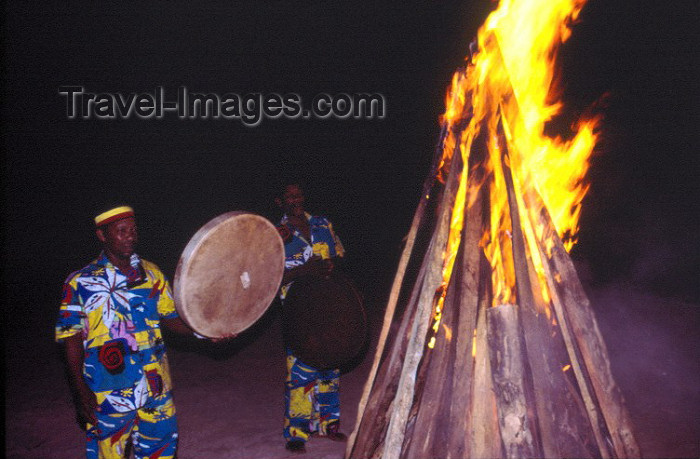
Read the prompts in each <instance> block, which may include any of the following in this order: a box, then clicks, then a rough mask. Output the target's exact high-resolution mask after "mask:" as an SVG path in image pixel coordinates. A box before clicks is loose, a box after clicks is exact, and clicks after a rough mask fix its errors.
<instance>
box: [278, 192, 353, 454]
mask: <svg viewBox="0 0 700 459" xmlns="http://www.w3.org/2000/svg"><path fill="white" fill-rule="evenodd" d="M278 193H279V194H278V196H277V197H276V198H275V202H276V203H277V205H278V206H279V207H280V208H281V209H282V211H283V212H284V216H283V217H282V220H281V222H280V224H279V226H278V230H279V232H280V236H281V237H282V241H283V242H284V249H285V273H284V276H283V278H282V290H281V295H280V296H281V298H282V300H283V309H284V308H285V306H284V304H285V298H286V297H287V295H288V294H289V290H290V287H291V288H294V287H293V283H294V281H295V280H298V281H299V282H301V281H302V280H303V279H307V280H308V279H314V278H321V279H326V278H329V277H330V276H331V273H332V272H333V269H334V267H335V264H334V258H336V257H342V256H343V255H344V253H345V250H344V248H343V245H342V244H341V242H340V239H338V237H337V235H336V234H335V232H334V231H333V226H332V224H331V223H330V222H329V221H328V220H327V219H326V218H324V217H318V216H312V215H310V214H308V213H307V212H306V211H305V209H304V193H303V191H302V189H301V187H300V186H299V184H297V183H292V182H288V183H286V184H283V186H281V187H280V189H279V190H278ZM331 313H332V312H331ZM286 351H287V377H286V380H285V417H284V437H285V439H286V440H287V444H286V448H287V449H288V450H289V451H292V452H297V453H303V452H305V451H306V448H305V444H306V441H307V440H308V439H309V437H310V436H311V435H315V434H317V435H319V436H322V437H325V438H328V439H331V440H334V441H344V440H345V439H346V436H345V435H344V434H343V433H341V432H340V430H339V427H340V398H339V394H338V388H339V383H340V370H339V369H338V368H325V369H324V368H316V367H314V366H311V365H310V364H308V363H305V362H302V361H301V360H300V359H299V358H298V356H296V355H294V351H293V350H292V349H291V348H290V347H289V340H287V349H286Z"/></svg>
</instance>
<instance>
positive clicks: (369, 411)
mask: <svg viewBox="0 0 700 459" xmlns="http://www.w3.org/2000/svg"><path fill="white" fill-rule="evenodd" d="M426 270H427V263H425V262H424V263H423V265H422V266H421V269H420V272H419V273H418V277H417V279H416V283H415V284H414V286H413V291H412V293H411V296H410V298H409V301H408V304H407V306H406V308H405V310H404V314H403V317H402V318H401V322H400V325H399V328H398V330H396V331H395V333H394V334H393V338H392V344H391V346H389V350H388V352H387V353H386V354H387V355H386V356H384V357H382V360H381V363H380V367H379V371H378V373H377V376H376V379H375V384H374V385H372V388H371V392H369V401H368V403H367V406H366V409H365V411H364V413H363V417H364V418H365V421H364V422H362V423H361V424H359V425H358V427H357V428H356V432H355V433H356V436H355V441H354V444H353V445H352V448H351V449H350V450H349V451H347V453H346V455H347V457H359V458H369V457H380V455H381V451H382V449H383V447H384V438H385V436H386V431H387V428H388V422H389V421H388V420H389V416H391V412H392V403H393V400H394V397H395V395H396V388H397V386H398V383H399V376H400V374H401V365H402V362H403V359H404V356H405V355H406V347H407V346H408V339H409V337H410V336H409V331H410V330H411V327H412V324H413V319H414V315H415V308H416V305H417V304H418V295H419V294H420V290H421V287H422V285H423V280H424V278H425V271H426ZM377 354H381V352H380V350H377Z"/></svg>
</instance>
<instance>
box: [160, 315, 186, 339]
mask: <svg viewBox="0 0 700 459" xmlns="http://www.w3.org/2000/svg"><path fill="white" fill-rule="evenodd" d="M160 322H161V323H162V324H163V325H165V327H166V328H167V329H168V330H169V331H171V332H173V333H175V334H178V335H184V336H192V335H194V330H192V329H191V328H190V327H189V326H188V325H187V324H186V323H185V322H183V321H182V319H181V318H179V317H170V318H168V319H160Z"/></svg>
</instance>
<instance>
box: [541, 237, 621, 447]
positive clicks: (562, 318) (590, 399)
mask: <svg viewBox="0 0 700 459" xmlns="http://www.w3.org/2000/svg"><path fill="white" fill-rule="evenodd" d="M554 236H555V237H557V238H558V236H557V235H554ZM537 248H538V250H539V253H540V259H541V260H543V264H542V265H543V266H542V267H543V269H544V273H545V276H544V277H545V279H546V281H547V286H548V289H549V294H550V296H551V298H552V306H553V307H554V311H555V314H556V318H557V322H558V323H559V327H560V329H561V335H562V338H563V340H564V343H565V345H566V351H567V354H568V356H569V361H570V362H571V368H572V370H573V372H574V376H575V378H576V383H577V385H578V389H579V391H580V393H581V397H582V399H583V403H584V407H585V410H586V412H587V413H588V418H589V420H590V423H591V428H592V430H593V433H594V435H595V440H596V444H597V446H598V450H599V451H600V454H601V455H602V456H603V457H612V453H611V451H610V449H609V448H608V441H607V439H608V435H607V432H606V430H607V429H606V430H604V429H603V420H602V419H601V416H600V408H599V407H598V404H597V403H596V400H595V397H594V395H593V394H592V393H591V387H590V386H591V382H590V376H589V375H588V370H587V369H586V368H585V367H584V366H583V365H582V364H581V359H580V358H579V350H578V346H577V345H576V342H575V337H574V336H573V334H572V332H571V329H570V326H569V319H568V318H567V315H566V313H565V312H564V306H563V305H562V301H561V298H560V297H559V293H558V291H557V285H556V282H555V280H554V275H553V274H552V270H551V268H550V266H549V263H548V262H547V261H546V260H547V254H546V253H545V250H544V248H543V246H542V244H538V245H537Z"/></svg>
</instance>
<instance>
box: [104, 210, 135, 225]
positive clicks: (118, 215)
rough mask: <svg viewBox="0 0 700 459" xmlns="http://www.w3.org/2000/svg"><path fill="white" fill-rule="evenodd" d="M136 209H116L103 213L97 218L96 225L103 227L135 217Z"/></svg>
mask: <svg viewBox="0 0 700 459" xmlns="http://www.w3.org/2000/svg"><path fill="white" fill-rule="evenodd" d="M133 216H134V209H132V208H131V207H129V206H120V207H115V208H114V209H111V210H108V211H107V212H102V213H101V214H100V215H98V216H97V217H95V225H97V226H102V225H106V224H108V223H112V222H115V221H117V220H121V219H122V218H126V217H133Z"/></svg>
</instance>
